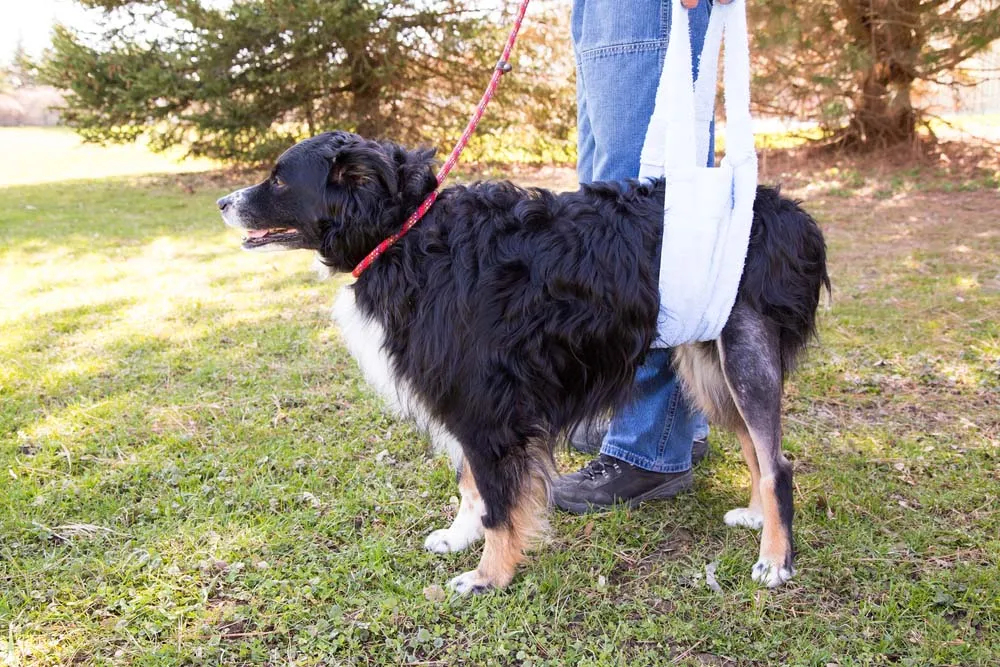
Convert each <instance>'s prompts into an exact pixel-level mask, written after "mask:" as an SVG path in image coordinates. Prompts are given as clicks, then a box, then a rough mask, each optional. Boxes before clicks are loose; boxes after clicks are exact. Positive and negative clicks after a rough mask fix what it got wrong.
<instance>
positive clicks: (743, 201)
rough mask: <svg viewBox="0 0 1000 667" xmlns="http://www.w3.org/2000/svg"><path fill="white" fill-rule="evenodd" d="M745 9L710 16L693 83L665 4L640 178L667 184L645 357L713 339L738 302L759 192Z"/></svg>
mask: <svg viewBox="0 0 1000 667" xmlns="http://www.w3.org/2000/svg"><path fill="white" fill-rule="evenodd" d="M744 3H745V0H733V2H732V3H730V4H725V5H724V4H721V3H716V4H715V5H714V6H713V8H712V14H711V18H710V19H709V24H708V31H707V33H706V35H705V46H704V48H703V50H702V54H701V62H700V63H699V68H698V81H697V83H694V82H693V81H692V77H691V41H690V28H689V24H688V14H687V11H686V10H685V9H684V8H683V7H682V6H681V3H680V0H673V2H672V8H671V9H672V21H671V27H670V42H669V44H668V46H667V55H666V60H665V62H664V65H663V73H662V75H661V76H660V84H659V88H658V89H657V92H656V106H655V109H654V111H653V115H652V117H651V118H650V122H649V129H648V131H647V133H646V139H645V144H644V145H643V149H642V157H641V165H640V170H639V177H640V178H658V177H660V176H663V177H664V178H665V179H666V196H665V201H664V220H663V247H662V252H661V255H660V283H659V286H660V313H659V318H658V321H657V339H656V341H655V342H654V343H653V347H657V348H660V347H674V346H676V345H679V344H681V343H690V342H694V341H706V340H714V339H716V338H718V337H719V334H720V333H721V331H722V328H723V326H725V324H726V320H727V319H729V313H730V311H731V310H732V308H733V303H734V302H735V301H736V290H737V288H738V287H739V282H740V276H741V275H742V274H743V263H744V261H745V260H746V252H747V243H748V242H749V239H750V225H751V223H752V222H753V202H754V198H755V196H756V192H757V153H756V151H755V150H754V141H753V128H752V125H751V119H750V49H749V45H748V43H747V22H746V5H745V4H744ZM723 33H725V74H724V80H723V85H724V88H725V99H726V157H725V159H724V160H723V161H722V165H721V166H720V167H718V168H714V167H706V166H705V164H706V162H707V159H708V151H709V145H708V142H709V135H710V133H709V126H710V123H711V121H712V117H713V115H714V110H715V109H714V107H715V86H716V79H717V76H718V65H719V47H720V45H721V43H722V37H723Z"/></svg>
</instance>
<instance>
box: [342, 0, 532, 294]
mask: <svg viewBox="0 0 1000 667" xmlns="http://www.w3.org/2000/svg"><path fill="white" fill-rule="evenodd" d="M528 2H529V0H521V6H520V7H519V8H518V10H517V18H515V19H514V27H513V28H511V31H510V36H509V37H508V38H507V45H506V46H504V49H503V53H502V54H501V55H500V61H499V62H498V63H497V66H496V69H494V70H493V77H492V78H490V83H489V85H488V86H486V92H485V93H483V98H482V99H481V100H479V105H478V106H476V112H475V113H474V114H472V118H470V119H469V124H468V125H466V127H465V132H463V133H462V137H461V138H460V139H459V140H458V143H457V144H455V148H454V149H452V151H451V155H449V156H448V160H447V161H446V162H445V163H444V165H442V167H441V170H440V171H438V174H437V182H438V188H440V187H441V183H442V182H444V179H445V178H446V177H447V176H448V172H450V171H451V169H452V167H454V166H455V164H456V163H457V162H458V156H459V155H461V154H462V151H463V150H465V145H466V144H467V143H469V137H471V136H472V133H473V132H475V131H476V126H477V125H479V120H480V119H481V118H482V117H483V112H484V111H486V105H487V104H489V103H490V100H491V99H493V94H494V93H495V92H496V89H497V85H498V84H499V83H500V77H502V76H503V75H504V74H506V73H507V72H509V71H510V70H511V66H510V63H509V62H507V59H508V58H510V52H511V50H512V49H513V48H514V42H515V41H516V40H517V33H518V31H519V30H520V29H521V21H523V20H524V12H525V11H527V9H528ZM437 196H438V190H437V188H435V189H434V191H433V192H431V193H430V194H429V195H427V198H426V199H424V201H423V202H422V203H421V204H420V206H419V207H417V210H416V211H414V212H413V214H412V215H411V216H410V217H409V218H407V219H406V222H405V223H403V227H402V228H401V229H400V230H399V231H398V232H396V233H395V234H393V235H392V236H390V237H389V238H387V239H386V240H384V241H382V242H381V243H379V244H378V246H376V248H375V249H374V250H372V251H371V252H370V253H368V256H367V257H365V258H364V259H363V260H361V262H360V263H359V264H358V265H357V266H355V267H354V271H352V272H351V274H352V275H353V276H354V277H355V278H357V277H358V276H360V275H361V274H362V273H364V272H365V269H367V268H368V267H369V266H371V265H372V262H374V261H375V260H376V259H378V258H379V256H380V255H381V254H382V253H383V252H385V251H386V249H388V248H389V247H391V246H392V244H393V243H395V242H396V241H398V240H399V239H401V238H402V237H403V234H405V233H406V232H408V231H410V229H412V228H413V226H414V225H415V224H417V222H418V221H419V220H420V218H422V217H424V214H425V213H427V211H428V210H429V209H430V207H431V205H432V204H433V203H434V200H435V199H437Z"/></svg>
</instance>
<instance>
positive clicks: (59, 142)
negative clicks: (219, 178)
mask: <svg viewBox="0 0 1000 667" xmlns="http://www.w3.org/2000/svg"><path fill="white" fill-rule="evenodd" d="M0 154H3V155H8V156H16V158H17V159H13V160H2V161H0V186H4V185H27V184H32V183H54V182H59V181H65V180H69V179H82V178H91V179H93V178H105V177H109V176H133V175H140V174H148V173H177V172H192V171H206V170H208V169H212V168H215V166H216V165H214V164H213V163H212V162H211V161H210V160H205V159H198V160H195V159H188V160H182V159H181V157H182V154H183V151H180V150H177V151H172V152H169V153H166V154H157V153H151V152H150V151H148V150H146V148H145V147H144V146H142V145H140V144H128V145H109V146H97V145H94V144H84V143H83V142H82V141H81V140H80V137H79V136H78V135H76V134H75V133H74V132H73V131H71V130H69V129H66V128H51V127H45V128H42V127H0Z"/></svg>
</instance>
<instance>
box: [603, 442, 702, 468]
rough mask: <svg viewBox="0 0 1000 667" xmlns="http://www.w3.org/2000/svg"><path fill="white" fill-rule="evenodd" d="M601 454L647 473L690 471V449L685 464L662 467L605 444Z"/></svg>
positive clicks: (650, 460) (642, 457) (637, 455)
mask: <svg viewBox="0 0 1000 667" xmlns="http://www.w3.org/2000/svg"><path fill="white" fill-rule="evenodd" d="M601 454H606V455H608V456H613V457H615V458H616V459H619V460H620V461H624V462H625V463H630V464H632V465H634V466H635V467H636V468H642V469H643V470H648V471H649V472H661V473H678V472H687V471H688V470H690V469H691V449H690V447H689V448H688V455H687V458H686V463H675V464H673V465H664V464H662V463H657V462H656V461H654V460H653V459H650V458H647V457H645V456H641V455H639V454H636V453H635V452H630V451H628V450H627V449H621V448H619V447H615V446H614V445H609V444H607V443H605V444H604V445H603V446H602V447H601Z"/></svg>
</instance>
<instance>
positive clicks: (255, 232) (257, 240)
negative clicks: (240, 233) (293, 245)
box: [243, 227, 302, 250]
mask: <svg viewBox="0 0 1000 667" xmlns="http://www.w3.org/2000/svg"><path fill="white" fill-rule="evenodd" d="M245 231H246V236H244V237H243V249H244V250H256V249H257V248H262V247H264V246H266V245H270V244H272V243H289V242H290V241H295V240H298V239H300V238H301V237H302V234H301V232H299V230H297V229H295V228H294V227H272V228H270V229H247V230H245Z"/></svg>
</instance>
